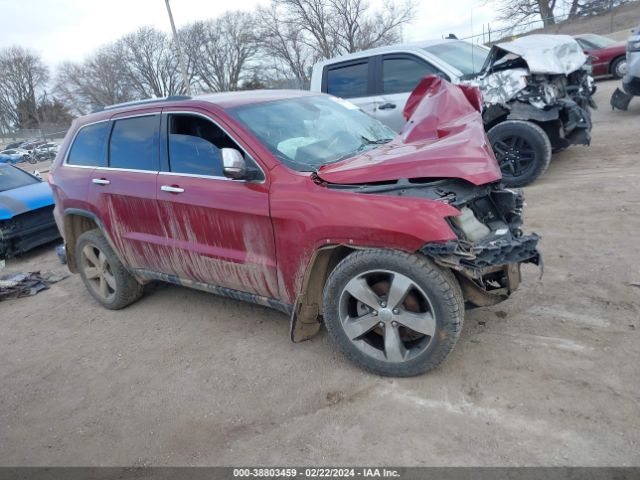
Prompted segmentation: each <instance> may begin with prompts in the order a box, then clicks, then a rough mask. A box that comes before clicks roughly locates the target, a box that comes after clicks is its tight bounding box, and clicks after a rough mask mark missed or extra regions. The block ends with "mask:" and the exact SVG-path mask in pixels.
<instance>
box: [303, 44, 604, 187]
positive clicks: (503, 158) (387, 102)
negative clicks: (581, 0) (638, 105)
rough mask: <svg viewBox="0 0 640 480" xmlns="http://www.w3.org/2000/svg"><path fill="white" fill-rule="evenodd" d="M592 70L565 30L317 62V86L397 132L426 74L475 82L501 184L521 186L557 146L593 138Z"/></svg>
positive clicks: (405, 46) (400, 48)
mask: <svg viewBox="0 0 640 480" xmlns="http://www.w3.org/2000/svg"><path fill="white" fill-rule="evenodd" d="M589 74H590V69H589V68H588V65H587V57H586V56H585V55H584V53H583V52H582V49H581V48H580V46H579V45H578V43H577V42H576V41H575V40H574V39H573V38H571V37H569V36H566V35H529V36H526V37H522V38H520V39H517V40H514V41H513V42H507V43H502V44H498V45H494V46H493V47H492V48H491V49H488V48H486V47H484V46H482V45H476V44H471V43H469V42H466V41H463V40H457V39H438V40H431V41H426V42H420V43H413V44H401V45H391V46H387V47H380V48H375V49H371V50H365V51H362V52H356V53H352V54H348V55H344V56H341V57H337V58H332V59H330V60H325V61H322V62H319V63H317V64H316V65H314V67H313V71H312V77H311V90H312V91H316V92H324V93H329V94H332V95H335V96H337V97H342V98H345V99H348V100H349V101H350V102H352V103H353V104H355V105H356V106H358V107H360V108H361V109H362V110H364V111H365V112H367V113H368V114H370V115H371V116H373V117H375V118H377V119H378V120H380V121H381V122H382V123H384V124H386V125H387V126H389V127H391V128H392V129H393V130H395V131H396V132H399V131H400V130H401V129H402V127H403V126H404V124H405V117H404V115H403V111H404V107H405V104H406V102H407V99H408V98H409V95H410V94H411V92H412V91H413V90H414V88H415V87H416V86H417V84H418V82H419V81H420V80H421V79H422V78H423V77H425V76H427V75H438V76H440V77H442V78H445V79H446V80H448V81H450V82H451V83H466V84H472V85H476V86H478V87H479V88H480V90H481V92H482V95H483V98H484V106H483V112H482V116H483V120H484V126H485V129H486V131H487V134H488V137H489V140H490V142H491V146H492V147H493V150H494V153H495V154H496V157H497V160H498V163H499V164H500V169H501V171H502V175H503V182H504V183H505V185H507V186H510V187H521V186H524V185H527V184H529V183H531V182H533V181H534V180H535V179H536V178H537V177H538V176H539V175H541V174H542V173H543V172H544V171H545V170H546V168H547V167H548V165H549V162H550V160H551V152H552V151H556V150H562V149H564V148H566V147H568V146H569V145H572V144H580V145H588V144H589V143H590V141H591V136H590V130H591V114H590V111H589V107H593V101H592V100H591V93H592V82H593V79H592V78H591V77H590V75H589Z"/></svg>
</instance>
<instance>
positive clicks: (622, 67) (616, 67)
mask: <svg viewBox="0 0 640 480" xmlns="http://www.w3.org/2000/svg"><path fill="white" fill-rule="evenodd" d="M610 70H611V75H613V78H622V77H624V76H625V75H626V73H627V59H626V57H618V58H616V59H615V60H614V61H613V62H611V67H610Z"/></svg>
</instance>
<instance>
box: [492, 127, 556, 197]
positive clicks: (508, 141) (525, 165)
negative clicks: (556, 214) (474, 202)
mask: <svg viewBox="0 0 640 480" xmlns="http://www.w3.org/2000/svg"><path fill="white" fill-rule="evenodd" d="M487 136H488V137H489V142H490V143H491V147H492V148H493V152H494V153H495V155H496V159H497V160H498V165H499V166H500V171H501V172H502V182H503V183H504V184H505V185H506V186H507V187H523V186H525V185H529V184H530V183H532V182H533V181H534V180H535V179H536V178H538V177H539V176H540V175H542V174H543V173H544V172H545V170H546V169H547V168H548V167H549V163H550V162H551V141H550V140H549V136H548V135H547V134H546V133H545V131H544V130H543V129H542V128H540V127H539V126H538V125H536V124H535V123H532V122H527V121H524V120H505V121H504V122H501V123H499V124H497V125H496V126H494V127H493V128H491V129H490V130H489V132H488V133H487Z"/></svg>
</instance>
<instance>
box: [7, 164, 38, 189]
mask: <svg viewBox="0 0 640 480" xmlns="http://www.w3.org/2000/svg"><path fill="white" fill-rule="evenodd" d="M39 182H40V180H38V179H37V178H35V177H33V176H31V175H29V174H28V173H27V172H23V171H22V170H20V169H19V168H16V167H11V166H8V165H0V192H5V191H7V190H13V189H14V188H19V187H24V186H25V185H31V184H33V183H39Z"/></svg>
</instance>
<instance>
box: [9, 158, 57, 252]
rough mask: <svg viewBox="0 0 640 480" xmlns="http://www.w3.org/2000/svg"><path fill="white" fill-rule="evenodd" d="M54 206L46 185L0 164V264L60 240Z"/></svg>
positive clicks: (49, 189)
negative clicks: (57, 239) (2, 261)
mask: <svg viewBox="0 0 640 480" xmlns="http://www.w3.org/2000/svg"><path fill="white" fill-rule="evenodd" d="M53 205H54V201H53V194H52V192H51V188H50V187H49V185H47V184H46V183H45V182H42V181H41V180H40V179H38V178H37V177H35V176H33V175H31V174H29V173H27V172H25V171H23V170H21V169H19V168H17V167H14V166H12V165H6V164H0V260H2V259H5V258H9V257H12V256H14V255H18V254H20V253H24V252H26V251H28V250H31V249H32V248H34V247H37V246H39V245H43V244H45V243H48V242H51V241H53V240H55V239H56V238H59V236H60V235H59V233H58V229H57V227H56V224H55V221H54V218H53Z"/></svg>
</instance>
